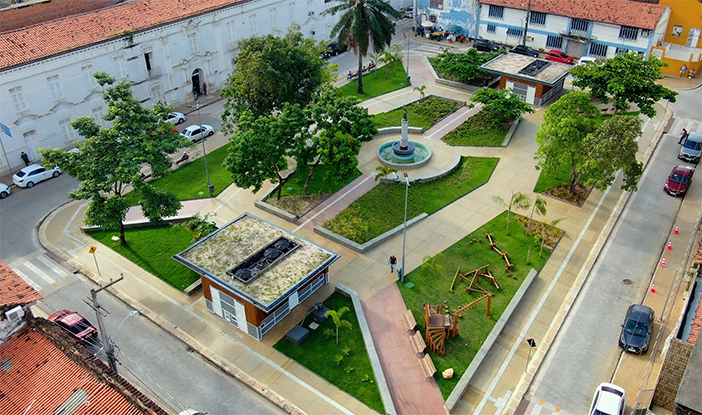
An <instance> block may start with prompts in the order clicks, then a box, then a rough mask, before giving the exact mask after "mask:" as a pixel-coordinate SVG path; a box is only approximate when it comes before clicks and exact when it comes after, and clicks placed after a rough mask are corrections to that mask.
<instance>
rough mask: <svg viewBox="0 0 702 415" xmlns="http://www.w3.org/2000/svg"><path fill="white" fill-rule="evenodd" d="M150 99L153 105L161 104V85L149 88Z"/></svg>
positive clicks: (162, 99)
mask: <svg viewBox="0 0 702 415" xmlns="http://www.w3.org/2000/svg"><path fill="white" fill-rule="evenodd" d="M151 99H152V100H153V101H154V103H157V102H158V103H161V104H162V103H163V101H164V98H163V89H162V88H161V84H155V85H152V86H151Z"/></svg>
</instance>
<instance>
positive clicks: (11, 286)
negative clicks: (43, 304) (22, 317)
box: [0, 261, 44, 308]
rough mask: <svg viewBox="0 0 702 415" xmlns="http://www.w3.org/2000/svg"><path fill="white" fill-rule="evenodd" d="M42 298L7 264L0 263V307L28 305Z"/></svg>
mask: <svg viewBox="0 0 702 415" xmlns="http://www.w3.org/2000/svg"><path fill="white" fill-rule="evenodd" d="M42 298H44V296H43V295H41V294H39V293H38V292H37V291H36V290H35V289H34V288H32V286H31V285H29V284H27V282H25V281H24V280H23V279H22V277H20V276H19V275H17V273H16V272H15V271H13V270H12V268H10V267H9V266H7V264H5V263H4V262H2V261H0V307H3V306H6V307H9V308H12V307H15V306H18V305H24V304H30V303H33V302H35V301H38V300H41V299H42Z"/></svg>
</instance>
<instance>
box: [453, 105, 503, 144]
mask: <svg viewBox="0 0 702 415" xmlns="http://www.w3.org/2000/svg"><path fill="white" fill-rule="evenodd" d="M507 132H509V126H507V128H505V126H503V125H501V124H499V123H496V122H494V121H492V120H491V119H490V117H489V115H488V114H487V113H486V112H485V111H480V112H479V113H477V114H475V115H474V116H472V117H470V118H468V119H467V120H465V122H463V124H461V125H459V126H458V127H457V128H456V129H454V130H453V131H451V132H449V133H448V134H446V135H445V136H444V138H442V140H444V142H445V143H446V144H448V145H450V146H476V147H499V146H501V145H502V143H503V142H504V141H505V138H506V137H507Z"/></svg>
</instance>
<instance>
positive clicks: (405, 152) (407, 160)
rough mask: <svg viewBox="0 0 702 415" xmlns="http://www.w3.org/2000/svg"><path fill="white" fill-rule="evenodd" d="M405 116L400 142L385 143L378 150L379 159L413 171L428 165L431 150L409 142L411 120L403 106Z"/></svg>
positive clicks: (390, 164)
mask: <svg viewBox="0 0 702 415" xmlns="http://www.w3.org/2000/svg"><path fill="white" fill-rule="evenodd" d="M403 109H404V110H405V115H404V117H402V131H401V133H400V141H395V142H390V143H385V144H383V145H381V146H380V147H379V148H378V158H379V159H380V161H381V162H382V163H383V164H385V165H388V166H391V167H394V168H403V169H412V168H417V167H419V166H422V165H424V164H426V163H427V162H428V161H429V158H430V157H431V150H430V149H429V147H427V146H425V145H424V144H419V143H415V142H412V141H409V137H408V135H407V133H408V130H409V119H408V118H407V107H406V106H404V105H403Z"/></svg>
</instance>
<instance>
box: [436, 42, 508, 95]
mask: <svg viewBox="0 0 702 415" xmlns="http://www.w3.org/2000/svg"><path fill="white" fill-rule="evenodd" d="M501 53H504V52H478V50H477V49H475V48H470V49H468V50H467V51H466V52H465V53H456V52H452V51H451V50H449V49H445V50H444V51H443V52H441V53H440V54H438V55H437V56H436V57H434V58H429V61H430V62H431V65H432V66H433V67H434V69H436V71H437V72H438V73H439V75H440V76H441V77H442V78H447V79H451V80H453V81H457V82H463V83H466V84H470V85H478V86H482V85H483V84H485V83H486V82H487V81H488V80H489V79H490V78H492V77H493V76H492V74H490V73H488V72H485V71H483V70H481V69H480V65H482V64H484V63H486V62H489V61H490V60H492V59H494V58H495V57H496V56H499V55H500V54H501Z"/></svg>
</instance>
